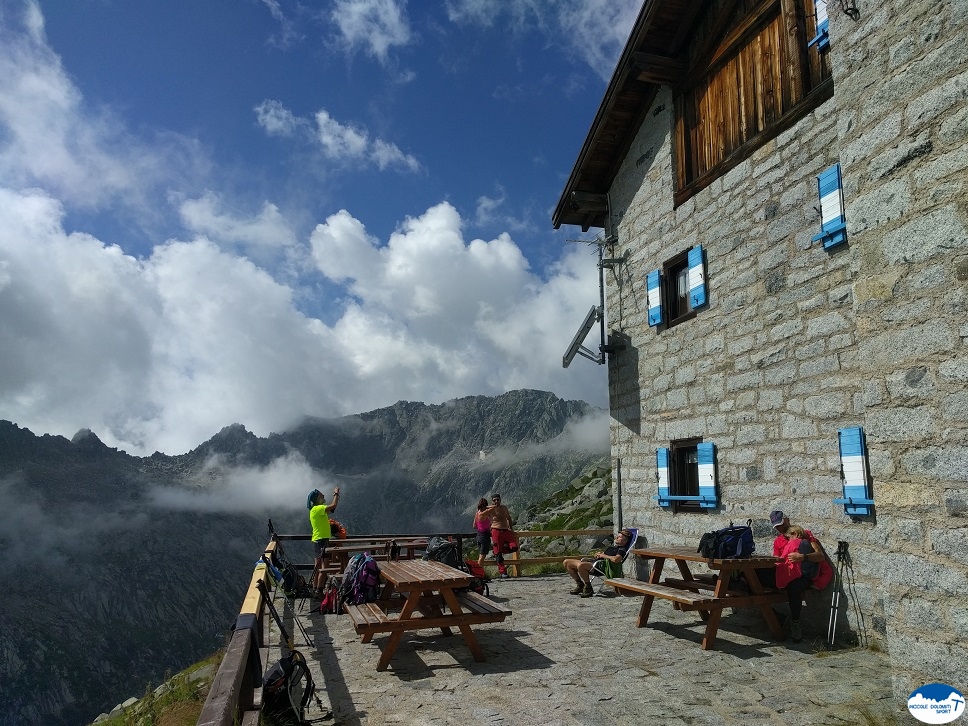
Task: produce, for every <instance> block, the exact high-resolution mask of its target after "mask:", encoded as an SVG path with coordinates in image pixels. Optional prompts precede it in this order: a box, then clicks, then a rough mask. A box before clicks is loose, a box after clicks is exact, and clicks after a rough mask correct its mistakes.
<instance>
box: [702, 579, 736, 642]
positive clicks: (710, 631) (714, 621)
mask: <svg viewBox="0 0 968 726" xmlns="http://www.w3.org/2000/svg"><path fill="white" fill-rule="evenodd" d="M730 574H731V573H730V571H729V570H720V571H719V579H717V580H716V589H715V590H713V597H715V598H716V599H717V600H721V599H723V598H726V597H728V594H729V579H730ZM705 613H706V615H707V618H708V619H706V618H704V620H706V633H705V635H704V636H703V639H702V649H703V650H711V649H712V647H713V646H714V645H715V644H716V634H717V633H718V632H719V619H720V617H722V614H723V609H722V608H721V607H720V608H715V609H713V610H706V611H705Z"/></svg>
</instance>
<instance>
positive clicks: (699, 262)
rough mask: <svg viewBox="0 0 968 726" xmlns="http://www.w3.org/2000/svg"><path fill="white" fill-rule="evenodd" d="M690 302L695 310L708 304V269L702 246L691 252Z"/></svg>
mask: <svg viewBox="0 0 968 726" xmlns="http://www.w3.org/2000/svg"><path fill="white" fill-rule="evenodd" d="M689 302H690V304H691V305H692V308H693V309H694V310H695V309H696V308H698V307H702V306H703V305H705V304H706V268H705V265H704V264H703V254H702V246H701V245H699V246H696V247H693V248H692V249H691V250H689Z"/></svg>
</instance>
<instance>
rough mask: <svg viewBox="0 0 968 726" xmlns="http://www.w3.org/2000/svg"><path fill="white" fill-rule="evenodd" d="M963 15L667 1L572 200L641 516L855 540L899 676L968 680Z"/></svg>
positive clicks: (616, 79)
mask: <svg viewBox="0 0 968 726" xmlns="http://www.w3.org/2000/svg"><path fill="white" fill-rule="evenodd" d="M966 37H968V2H965V0H930V2H929V1H927V0H878V1H877V2H873V1H871V0H829V1H828V2H824V0H774V1H773V2H770V1H769V0H765V1H764V0H756V1H754V0H708V1H704V2H694V1H692V0H646V1H645V2H644V4H643V6H642V9H641V11H640V13H639V16H638V19H637V21H636V24H635V26H634V28H633V30H632V33H631V35H630V38H629V41H628V44H627V46H626V47H625V49H624V51H623V53H622V56H621V58H620V60H619V62H618V65H617V67H616V69H615V72H614V75H613V76H612V79H611V81H610V83H609V85H608V88H607V91H606V93H605V96H604V98H603V100H602V103H601V106H600V108H599V110H598V113H597V115H596V116H595V119H594V122H593V125H592V127H591V129H590V130H589V133H588V136H587V138H586V141H585V143H584V145H583V147H582V149H581V152H580V154H579V156H578V159H577V161H576V162H575V165H574V168H573V170H572V172H571V175H570V177H569V179H568V182H567V185H566V186H565V189H564V191H563V193H562V196H561V198H560V201H559V202H558V205H557V208H556V209H555V212H554V218H553V222H554V226H555V227H556V228H557V227H559V226H560V225H576V226H579V227H581V228H582V229H583V230H585V231H588V230H590V229H600V230H601V232H600V237H599V240H600V242H601V244H602V246H603V255H602V257H603V260H602V262H601V263H600V264H601V266H602V277H603V285H604V288H605V309H604V311H602V314H603V315H604V317H605V320H606V326H605V329H606V331H607V332H606V339H605V340H604V341H603V344H602V351H601V352H602V355H601V361H602V362H603V363H605V364H607V365H608V381H609V401H610V403H609V405H610V412H611V449H612V466H613V472H614V477H615V480H616V482H617V484H618V486H616V491H617V493H616V497H618V501H617V502H616V507H615V511H616V512H622V513H623V514H622V517H623V519H624V522H621V523H619V524H620V525H622V524H624V525H626V526H637V527H639V528H641V529H640V531H641V532H642V535H643V536H644V537H646V538H648V540H649V541H651V542H652V543H662V544H691V543H695V542H698V540H699V538H700V536H701V535H702V533H704V532H707V531H710V530H713V529H717V528H719V527H723V526H726V525H727V524H728V523H729V522H730V521H732V522H735V523H739V522H745V521H746V520H747V519H748V518H749V519H752V520H753V522H754V534H755V536H756V541H757V552H759V553H762V552H766V553H769V552H770V544H771V540H772V532H771V528H770V526H769V522H768V520H767V516H768V514H769V512H770V511H771V510H776V509H780V510H783V511H784V512H786V513H787V514H789V516H790V517H791V519H792V520H793V521H794V522H795V523H798V524H802V525H803V526H805V527H807V528H809V529H811V530H812V531H813V532H814V534H816V535H817V537H818V538H819V539H820V540H821V541H822V542H823V543H824V545H825V547H826V549H827V551H828V553H829V554H830V555H831V557H832V558H834V565H835V566H836V565H837V564H838V563H837V561H836V558H835V557H834V551H835V549H836V548H837V547H838V542H843V543H846V544H847V553H848V554H849V555H850V564H849V566H848V565H847V564H844V565H843V567H842V569H843V584H842V586H841V587H842V599H841V608H840V617H841V618H842V622H841V624H840V627H841V637H850V638H853V639H855V640H856V641H857V642H859V643H860V644H861V645H873V644H875V643H876V644H877V645H879V646H880V647H882V648H885V649H886V650H887V651H888V652H889V654H890V658H891V663H892V668H893V679H894V689H895V694H896V695H897V696H898V697H899V698H906V697H907V695H908V694H909V693H910V692H911V691H912V690H914V689H915V688H918V687H920V686H922V685H924V684H926V683H930V682H934V681H940V682H944V683H947V684H949V685H952V686H954V687H956V688H958V689H960V690H961V691H962V692H966V690H968V669H966V667H965V664H966V663H968V646H966V643H968V606H966V602H968V386H966V384H968V231H966V227H968V51H966V45H965V38H966ZM576 322H577V321H576ZM830 602H831V593H830V590H828V591H827V592H826V593H824V594H823V595H822V596H820V597H815V598H814V599H813V600H812V601H811V600H808V607H807V610H808V611H812V612H813V613H814V614H815V617H814V619H813V621H812V622H808V623H807V624H806V625H807V627H806V628H805V629H806V631H807V632H806V636H807V637H808V638H811V637H812V638H814V639H816V640H817V641H822V640H823V639H824V637H825V635H826V623H827V617H828V613H829V608H830Z"/></svg>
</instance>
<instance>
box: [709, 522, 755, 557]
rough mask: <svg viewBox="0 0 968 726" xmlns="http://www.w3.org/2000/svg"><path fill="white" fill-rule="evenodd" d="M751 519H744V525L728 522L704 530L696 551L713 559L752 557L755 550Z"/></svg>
mask: <svg viewBox="0 0 968 726" xmlns="http://www.w3.org/2000/svg"><path fill="white" fill-rule="evenodd" d="M752 524H753V520H752V519H748V520H746V525H745V526H743V525H736V526H733V523H732V522H730V523H729V526H728V527H723V528H722V529H717V530H716V531H715V532H706V534H704V535H703V536H702V538H701V539H700V540H699V547H698V548H697V549H696V552H698V553H699V554H701V555H702V556H703V557H709V558H710V559H715V560H734V559H745V558H748V557H752V556H753V553H754V552H755V551H756V543H755V542H754V541H753V528H752Z"/></svg>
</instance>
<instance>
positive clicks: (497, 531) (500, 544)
mask: <svg viewBox="0 0 968 726" xmlns="http://www.w3.org/2000/svg"><path fill="white" fill-rule="evenodd" d="M481 516H482V517H490V518H491V544H492V545H493V547H494V559H495V560H496V561H497V571H498V572H500V573H501V577H507V576H508V568H507V565H505V564H504V555H506V554H510V553H511V552H517V551H518V538H517V537H515V536H514V527H513V526H512V524H511V512H509V511H508V508H507V507H505V506H504V505H503V504H501V495H500V494H494V495H492V496H491V506H489V507H488V508H487V509H485V510H484V511H483V512H481Z"/></svg>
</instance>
